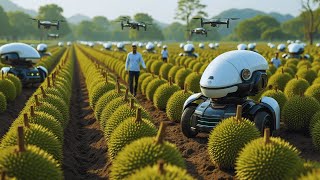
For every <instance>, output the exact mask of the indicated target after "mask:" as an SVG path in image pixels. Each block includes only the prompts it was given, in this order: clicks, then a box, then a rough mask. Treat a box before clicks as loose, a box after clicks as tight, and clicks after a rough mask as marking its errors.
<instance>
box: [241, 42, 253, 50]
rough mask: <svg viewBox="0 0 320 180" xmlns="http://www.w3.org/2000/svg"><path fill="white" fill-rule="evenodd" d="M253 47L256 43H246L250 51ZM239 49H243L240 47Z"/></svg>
mask: <svg viewBox="0 0 320 180" xmlns="http://www.w3.org/2000/svg"><path fill="white" fill-rule="evenodd" d="M255 48H256V45H255V44H254V43H250V44H248V49H249V50H250V51H253V50H254V49H255ZM241 50H243V49H241Z"/></svg>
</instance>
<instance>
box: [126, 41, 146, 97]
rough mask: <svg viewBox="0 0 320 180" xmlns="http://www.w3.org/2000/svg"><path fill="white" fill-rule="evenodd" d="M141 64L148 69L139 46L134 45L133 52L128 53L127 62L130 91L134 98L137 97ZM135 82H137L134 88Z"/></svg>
mask: <svg viewBox="0 0 320 180" xmlns="http://www.w3.org/2000/svg"><path fill="white" fill-rule="evenodd" d="M140 64H141V65H142V67H143V68H144V69H146V64H145V63H144V61H143V58H142V55H141V54H140V53H138V52H137V45H136V44H132V52H130V53H128V55H127V60H126V66H125V68H126V71H127V72H128V73H129V89H130V93H131V94H132V95H133V96H136V95H137V89H138V80H139V75H140ZM133 82H135V85H134V88H133Z"/></svg>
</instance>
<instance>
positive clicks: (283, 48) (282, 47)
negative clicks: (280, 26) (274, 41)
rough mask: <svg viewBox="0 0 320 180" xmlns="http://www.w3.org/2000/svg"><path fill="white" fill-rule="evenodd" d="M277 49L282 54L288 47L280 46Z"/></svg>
mask: <svg viewBox="0 0 320 180" xmlns="http://www.w3.org/2000/svg"><path fill="white" fill-rule="evenodd" d="M277 49H278V50H279V51H281V52H284V50H286V45H285V44H279V45H278V47H277Z"/></svg>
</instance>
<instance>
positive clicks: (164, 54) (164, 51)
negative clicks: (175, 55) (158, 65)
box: [161, 45, 169, 63]
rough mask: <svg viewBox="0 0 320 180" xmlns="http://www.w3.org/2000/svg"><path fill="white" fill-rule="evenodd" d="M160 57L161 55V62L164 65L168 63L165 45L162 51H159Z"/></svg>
mask: <svg viewBox="0 0 320 180" xmlns="http://www.w3.org/2000/svg"><path fill="white" fill-rule="evenodd" d="M161 55H162V60H163V62H165V63H166V62H167V61H168V55H169V54H168V50H167V46H166V45H164V46H163V50H162V51H161Z"/></svg>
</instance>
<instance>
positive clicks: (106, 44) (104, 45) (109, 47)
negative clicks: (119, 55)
mask: <svg viewBox="0 0 320 180" xmlns="http://www.w3.org/2000/svg"><path fill="white" fill-rule="evenodd" d="M103 47H104V48H105V49H111V47H112V44H111V43H104V44H103Z"/></svg>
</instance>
